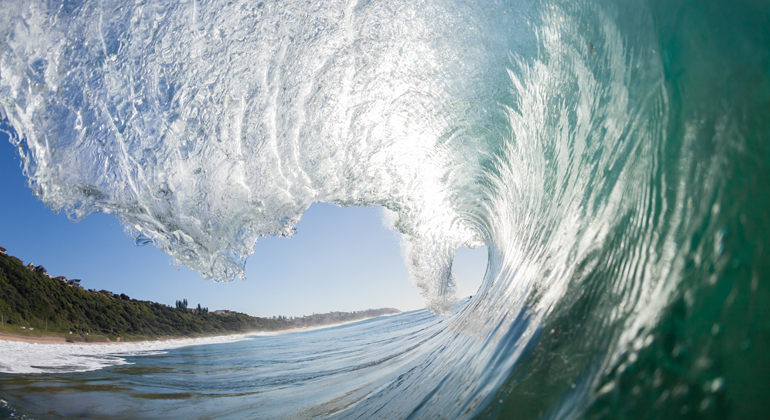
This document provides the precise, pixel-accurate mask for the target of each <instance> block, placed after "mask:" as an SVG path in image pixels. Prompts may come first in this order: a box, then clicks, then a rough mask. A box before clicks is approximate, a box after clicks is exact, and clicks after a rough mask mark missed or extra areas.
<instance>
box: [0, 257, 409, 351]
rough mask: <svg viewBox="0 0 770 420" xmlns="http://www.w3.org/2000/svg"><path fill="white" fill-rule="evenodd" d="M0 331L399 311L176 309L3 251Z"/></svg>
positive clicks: (327, 319)
mask: <svg viewBox="0 0 770 420" xmlns="http://www.w3.org/2000/svg"><path fill="white" fill-rule="evenodd" d="M0 251H2V252H0V331H2V332H5V333H14V334H24V335H39V334H43V333H45V334H46V335H61V336H65V337H66V338H68V341H115V340H118V341H120V340H124V341H125V340H146V339H156V338H158V337H195V336H204V335H220V334H233V333H243V332H249V331H278V330H285V329H291V328H302V327H314V326H323V325H331V324H339V323H343V322H350V321H355V320H360V319H365V318H372V317H376V316H382V315H390V314H395V313H399V312H400V311H399V310H397V309H393V308H383V309H369V310H365V311H356V312H330V313H326V314H314V315H311V316H304V317H296V318H294V317H292V318H288V317H284V316H277V317H272V318H259V317H253V316H249V315H246V314H243V313H237V312H234V311H226V310H225V311H215V312H209V311H208V309H207V308H203V307H201V306H200V304H199V305H198V307H197V308H187V301H186V300H183V301H177V304H176V307H171V306H168V305H164V304H160V303H156V302H150V301H140V300H136V299H131V298H130V297H129V296H126V295H125V294H115V293H112V292H109V291H106V290H101V291H95V290H86V289H84V288H83V287H82V286H81V285H80V281H79V280H67V279H66V278H64V277H56V278H52V277H51V276H50V275H48V274H47V273H46V271H45V269H44V268H43V267H42V266H37V267H35V266H33V265H32V264H29V265H28V266H25V265H24V264H23V262H22V261H21V260H19V259H18V258H16V257H13V256H8V255H6V254H5V249H2V248H0Z"/></svg>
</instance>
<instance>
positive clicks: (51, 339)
mask: <svg viewBox="0 0 770 420" xmlns="http://www.w3.org/2000/svg"><path fill="white" fill-rule="evenodd" d="M0 340H5V341H19V342H23V343H35V344H78V345H83V344H120V342H114V341H110V340H109V339H108V338H98V339H95V340H89V341H84V340H83V338H82V337H81V336H79V335H74V334H73V336H72V337H63V336H55V335H44V336H31V335H20V334H9V333H5V332H0ZM67 340H70V341H67Z"/></svg>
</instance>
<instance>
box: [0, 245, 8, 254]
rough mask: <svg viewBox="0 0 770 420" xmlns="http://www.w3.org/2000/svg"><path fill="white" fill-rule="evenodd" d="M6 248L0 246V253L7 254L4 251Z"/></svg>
mask: <svg viewBox="0 0 770 420" xmlns="http://www.w3.org/2000/svg"><path fill="white" fill-rule="evenodd" d="M5 251H6V249H5V248H3V247H1V246H0V254H3V255H8V254H6V253H5Z"/></svg>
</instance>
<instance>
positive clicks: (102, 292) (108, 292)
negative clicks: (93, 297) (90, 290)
mask: <svg viewBox="0 0 770 420" xmlns="http://www.w3.org/2000/svg"><path fill="white" fill-rule="evenodd" d="M96 293H99V294H100V295H104V296H107V297H112V292H110V291H109V290H104V289H102V290H99V291H98V292H96Z"/></svg>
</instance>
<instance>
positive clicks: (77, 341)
mask: <svg viewBox="0 0 770 420" xmlns="http://www.w3.org/2000/svg"><path fill="white" fill-rule="evenodd" d="M381 316H389V315H381ZM372 318H377V317H368V318H362V319H357V320H355V321H348V322H342V323H339V324H329V325H314V326H308V327H294V328H288V329H285V330H274V331H246V332H240V333H232V334H218V335H205V336H199V337H184V336H180V337H158V338H157V339H155V340H130V341H110V340H109V339H108V338H104V339H99V340H98V341H83V339H82V337H81V336H80V335H74V334H73V335H72V337H67V336H60V335H40V336H31V335H22V334H12V333H7V332H0V341H13V342H21V343H30V344H42V345H51V344H60V345H61V344H64V345H78V346H82V345H88V346H105V345H106V346H110V345H118V344H134V343H152V342H164V341H174V340H195V339H205V338H214V337H229V336H236V335H241V336H244V337H245V336H248V335H279V334H289V333H295V332H302V331H313V330H320V329H323V328H331V327H338V326H340V325H346V324H352V323H354V322H360V321H365V320H367V319H372ZM68 339H69V340H70V341H67V340H68ZM103 340H106V341H103Z"/></svg>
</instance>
